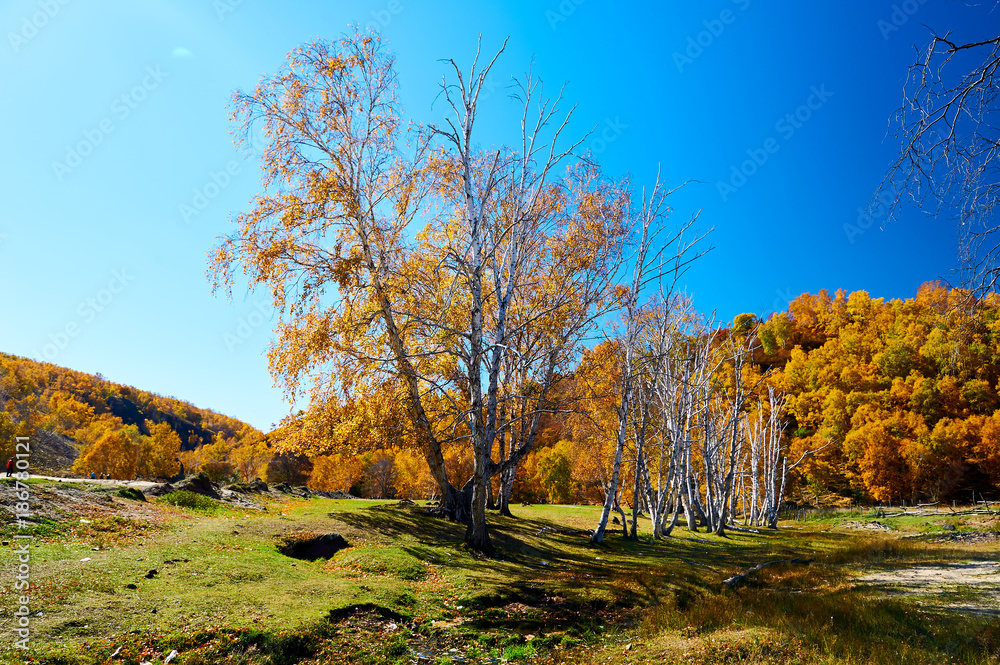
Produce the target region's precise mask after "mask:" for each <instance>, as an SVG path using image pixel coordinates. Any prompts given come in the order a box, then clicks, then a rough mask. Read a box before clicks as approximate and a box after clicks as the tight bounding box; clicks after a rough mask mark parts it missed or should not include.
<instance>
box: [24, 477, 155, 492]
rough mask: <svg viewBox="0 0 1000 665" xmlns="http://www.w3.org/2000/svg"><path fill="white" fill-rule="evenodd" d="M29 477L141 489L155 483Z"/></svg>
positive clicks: (146, 481)
mask: <svg viewBox="0 0 1000 665" xmlns="http://www.w3.org/2000/svg"><path fill="white" fill-rule="evenodd" d="M28 477H29V478H41V479H44V480H61V481H62V482H64V483H89V484H91V485H109V486H111V487H135V488H138V489H141V490H144V489H147V488H149V487H152V486H153V485H156V483H154V482H150V481H148V480H110V479H109V480H101V479H100V478H60V477H59V476H38V475H35V474H31V475H30V476H28Z"/></svg>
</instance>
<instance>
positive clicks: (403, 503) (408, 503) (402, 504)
mask: <svg viewBox="0 0 1000 665" xmlns="http://www.w3.org/2000/svg"><path fill="white" fill-rule="evenodd" d="M415 505H417V504H415V503H413V502H412V501H410V500H409V499H403V500H402V501H400V502H399V503H397V504H396V507H397V508H409V507H410V506H415Z"/></svg>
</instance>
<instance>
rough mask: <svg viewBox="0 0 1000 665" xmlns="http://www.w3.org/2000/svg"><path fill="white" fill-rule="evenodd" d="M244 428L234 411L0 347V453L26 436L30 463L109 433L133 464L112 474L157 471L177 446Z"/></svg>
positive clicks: (54, 458)
mask: <svg viewBox="0 0 1000 665" xmlns="http://www.w3.org/2000/svg"><path fill="white" fill-rule="evenodd" d="M248 435H253V436H254V437H260V436H261V433H260V432H259V431H257V430H256V429H254V428H253V427H251V426H250V425H248V424H246V423H244V422H242V421H239V420H236V419H235V418H230V417H228V416H225V415H222V414H220V413H216V412H214V411H211V410H208V409H200V408H198V407H196V406H194V405H193V404H190V403H188V402H184V401H181V400H178V399H175V398H172V397H163V396H162V395H157V394H155V393H152V392H148V391H145V390H139V389H137V388H134V387H132V386H126V385H122V384H118V383H113V382H111V381H108V380H106V379H104V377H102V376H101V375H99V374H98V375H96V376H94V375H91V374H85V373H83V372H77V371H74V370H71V369H67V368H65V367H59V366H57V365H52V364H50V363H44V362H38V361H35V360H31V359H28V358H21V357H18V356H13V355H9V354H2V353H0V455H2V456H5V457H6V456H9V455H11V454H12V453H13V448H14V437H15V436H30V437H32V444H33V445H32V457H31V464H32V469H33V470H36V471H49V472H59V471H65V470H68V469H69V468H70V467H71V466H72V465H73V464H74V462H75V461H76V460H77V459H78V457H79V456H80V455H81V454H83V455H86V454H87V453H88V452H91V451H92V450H93V449H94V447H95V446H98V444H100V443H102V442H103V443H108V442H110V441H112V440H113V441H115V442H117V446H116V447H113V448H114V450H113V452H114V453H115V455H116V456H117V457H124V458H128V457H129V453H130V452H132V453H134V454H135V457H136V459H134V460H131V461H132V462H133V463H134V464H133V466H134V467H135V468H132V469H129V468H126V467H127V466H128V465H127V464H126V465H121V464H119V465H118V468H117V470H118V471H120V472H121V473H119V475H122V474H123V473H126V472H128V471H131V472H132V473H141V472H143V471H146V472H147V474H148V472H149V471H151V470H154V471H159V472H161V473H158V474H155V475H165V470H167V467H171V466H173V464H174V460H175V458H176V455H177V454H178V453H179V452H180V451H190V450H194V449H195V448H197V447H199V446H202V445H205V444H211V443H212V442H213V441H218V440H222V439H227V440H236V439H242V438H243V437H246V436H248ZM114 437H117V439H115V438H114ZM122 442H124V444H125V445H122ZM109 445H110V444H109ZM157 453H159V455H160V457H162V458H164V459H162V460H160V462H159V463H158V464H159V465H158V466H157V464H154V463H153V462H152V461H150V460H152V459H154V458H155V456H156V454H157ZM144 456H145V457H148V458H149V460H144V459H143V457H144ZM125 461H126V462H128V461H129V460H128V459H126V460H125ZM115 463H118V460H115ZM78 470H80V469H78ZM109 472H113V470H112V469H109ZM122 477H124V476H122Z"/></svg>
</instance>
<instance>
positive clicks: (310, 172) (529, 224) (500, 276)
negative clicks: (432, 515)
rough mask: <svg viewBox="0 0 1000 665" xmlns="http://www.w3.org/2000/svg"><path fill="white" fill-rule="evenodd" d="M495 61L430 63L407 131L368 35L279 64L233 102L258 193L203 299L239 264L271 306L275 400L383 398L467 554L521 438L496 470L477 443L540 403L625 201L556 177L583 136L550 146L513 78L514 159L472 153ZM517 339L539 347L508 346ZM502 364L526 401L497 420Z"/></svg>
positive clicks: (486, 448)
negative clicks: (456, 474) (420, 454)
mask: <svg viewBox="0 0 1000 665" xmlns="http://www.w3.org/2000/svg"><path fill="white" fill-rule="evenodd" d="M502 53H503V48H501V49H500V50H499V51H498V52H497V53H496V54H495V55H494V56H493V57H492V58H491V59H489V60H488V61H484V64H481V63H480V61H479V56H478V55H477V57H476V58H475V59H474V61H473V64H472V67H471V68H470V70H468V71H467V72H466V71H463V70H462V69H461V68H460V67H459V66H458V65H457V64H456V63H455V62H454V61H448V63H447V64H448V68H449V70H450V72H451V73H450V76H448V77H445V79H444V80H443V82H442V84H441V94H440V99H441V101H442V103H444V104H445V105H446V106H447V108H448V109H449V110H450V114H449V117H448V118H447V120H446V122H445V123H444V124H442V125H440V126H434V127H431V128H422V127H420V126H419V125H412V124H408V123H405V122H404V121H403V119H402V117H403V116H402V109H401V107H400V104H399V100H398V97H397V92H396V80H395V74H394V63H393V60H392V57H391V56H389V55H388V54H387V53H386V52H385V50H384V47H383V46H382V44H381V41H380V38H379V37H378V36H377V35H361V34H359V35H355V36H353V37H344V38H343V39H341V40H339V41H338V42H337V43H334V44H331V43H327V42H316V43H313V44H309V45H306V46H303V47H300V48H298V49H296V50H294V51H293V52H292V53H290V54H289V59H288V64H287V65H286V67H285V68H283V69H282V70H280V71H279V73H278V74H276V75H274V76H270V77H267V76H266V77H264V79H262V80H261V82H260V83H259V84H258V86H257V87H256V89H255V90H254V91H253V92H251V93H242V92H237V93H236V95H234V105H235V111H234V119H235V120H236V121H237V122H238V123H239V127H240V129H241V131H242V136H243V137H244V138H246V137H248V136H250V134H251V133H252V132H253V131H254V130H258V131H259V130H262V131H263V132H264V135H265V137H266V139H267V141H266V143H267V147H266V149H265V151H264V158H263V168H264V178H263V182H262V184H263V187H264V192H263V193H262V194H261V195H259V196H258V197H257V198H255V199H254V200H253V201H252V208H251V210H250V211H249V212H246V213H243V214H241V215H239V216H238V217H237V219H236V223H237V226H238V230H237V232H236V233H235V234H234V235H233V236H231V237H229V238H226V239H224V240H223V242H222V244H221V245H220V246H219V248H218V250H217V252H216V254H215V256H214V259H213V263H212V267H213V271H214V274H215V276H216V286H217V288H224V289H227V290H231V289H232V287H233V285H234V283H235V281H236V277H237V272H238V270H239V269H240V268H241V269H242V272H243V276H244V277H245V279H246V280H247V281H248V282H249V285H250V287H251V288H254V287H259V288H267V289H269V291H270V293H271V295H272V298H273V300H274V305H275V308H276V309H277V310H278V311H279V312H281V320H280V322H279V324H278V327H277V333H278V339H277V341H276V342H275V343H274V344H273V345H272V348H271V351H270V354H269V360H270V367H271V372H272V374H273V375H274V376H275V378H276V379H277V380H279V381H281V382H282V383H283V384H284V385H285V387H286V390H287V391H288V392H289V393H290V394H292V395H296V394H300V393H301V392H302V391H303V390H307V391H308V393H309V395H310V400H311V402H310V403H311V407H310V411H312V410H315V411H316V412H323V411H324V406H325V405H327V404H330V403H336V402H338V401H341V400H344V399H349V398H351V397H356V396H357V394H358V393H359V392H361V393H366V392H374V391H369V388H370V387H372V386H390V387H394V388H395V389H396V390H397V391H398V392H397V393H396V397H397V399H398V401H399V403H400V404H402V405H404V407H405V411H406V414H407V419H408V422H409V430H410V436H411V437H412V438H413V440H414V441H415V442H416V444H415V445H417V446H418V447H419V448H420V449H421V450H422V451H424V454H425V456H426V458H427V461H428V465H429V468H430V471H431V475H432V476H433V478H434V480H435V483H436V484H437V486H438V489H439V492H440V496H441V504H440V507H439V512H440V513H441V514H443V515H446V516H448V517H450V518H452V519H456V520H461V521H464V522H466V523H467V525H468V526H467V531H466V535H465V541H466V542H467V543H468V544H469V545H470V547H472V548H474V549H476V550H478V551H481V552H484V553H490V552H492V549H493V548H492V544H491V542H490V539H489V535H488V531H487V527H486V519H485V506H486V494H487V487H488V483H489V482H490V479H491V478H492V477H493V476H494V475H497V474H503V473H504V472H506V471H508V470H509V469H511V468H513V467H514V466H515V465H516V464H517V463H518V462H519V461H520V460H521V459H522V458H523V457H524V456H525V455H526V454H527V452H528V451H529V450H530V448H531V445H532V441H533V437H532V436H527V437H525V438H524V439H523V440H522V441H521V442H519V443H518V445H517V447H516V448H514V449H513V450H511V449H510V448H508V450H507V454H506V455H505V459H503V460H501V461H499V462H497V461H495V460H494V459H493V458H492V453H493V450H494V444H495V442H496V440H497V438H498V436H500V435H504V434H507V433H509V432H510V431H511V430H512V429H513V428H515V427H517V426H523V424H524V423H525V422H526V418H527V419H528V420H529V421H530V419H531V418H532V417H534V416H533V414H535V413H538V412H539V411H540V410H541V409H543V408H546V407H545V404H546V399H547V395H548V394H549V390H550V388H551V385H552V383H553V381H554V380H555V376H556V370H557V369H558V368H559V367H560V366H561V365H562V364H563V363H566V362H567V358H569V357H571V356H572V355H573V353H574V352H575V349H576V345H577V344H578V343H579V341H580V339H582V338H583V336H584V335H586V334H587V332H588V331H589V330H591V328H592V326H593V325H594V322H595V320H596V317H597V316H599V315H600V313H601V312H602V311H603V310H602V308H603V307H604V303H606V302H608V301H609V289H610V288H611V286H612V284H613V279H614V276H615V275H616V274H617V272H618V266H619V264H620V260H621V256H622V248H623V242H624V239H625V237H626V234H627V230H628V227H627V224H626V222H627V219H626V217H625V215H624V201H625V200H627V196H628V195H627V192H626V190H625V188H624V187H623V186H622V185H621V184H616V183H613V182H610V181H609V180H608V179H607V178H605V177H604V176H603V175H602V174H601V173H600V169H599V168H598V167H597V166H596V165H595V164H593V163H583V164H576V165H573V164H570V163H569V160H570V158H572V157H574V151H575V150H576V149H577V148H578V147H579V145H580V143H581V141H582V139H579V140H576V141H563V140H562V135H563V133H564V131H565V129H566V127H567V124H568V122H569V117H570V115H571V113H572V112H571V111H570V112H567V113H563V112H561V111H560V104H561V103H562V102H561V95H560V96H559V97H557V98H556V99H555V100H548V99H546V98H544V96H543V94H542V86H541V82H540V81H538V80H537V79H536V78H534V77H533V76H532V75H531V74H530V73H529V74H528V75H527V76H525V77H524V78H522V79H520V80H515V81H514V83H513V84H512V85H513V90H514V95H513V97H514V100H515V103H517V104H518V105H519V108H520V109H521V114H520V123H519V127H518V128H517V131H515V132H513V133H512V134H513V137H514V140H513V141H512V142H511V143H512V145H508V144H501V145H500V146H499V147H495V148H481V147H480V139H479V138H478V132H477V127H478V125H477V119H478V118H479V116H480V113H481V112H482V107H481V104H482V103H483V99H484V89H485V87H486V83H487V81H488V77H489V74H490V72H491V70H492V68H493V67H494V66H495V64H496V62H497V60H498V58H499V57H500V56H501V54H502ZM508 136H510V134H508ZM529 328H535V329H539V330H544V331H546V335H545V337H544V339H543V340H542V341H541V343H539V344H537V345H535V346H534V347H532V348H533V349H534V350H533V351H526V349H528V347H523V348H520V349H518V348H515V347H516V344H517V341H518V339H519V338H520V337H522V333H524V332H525V331H526V330H527V329H529ZM512 354H513V355H518V354H520V355H519V356H518V360H517V362H518V363H520V364H521V366H520V368H519V370H518V371H520V372H521V374H522V375H523V376H530V377H531V382H530V383H531V385H532V386H533V387H534V388H533V390H534V392H533V394H531V395H528V397H529V398H530V399H529V404H530V407H526V408H525V409H522V411H520V412H516V411H515V410H514V409H511V408H507V406H508V405H509V404H512V403H514V402H516V401H517V399H518V398H519V397H522V398H523V397H524V396H525V395H526V394H527V391H525V390H524V389H523V386H521V387H520V388H518V390H521V391H522V394H521V395H517V394H504V392H503V385H502V382H501V371H502V369H503V367H504V364H505V362H508V363H509V361H510V359H511V357H512ZM510 385H513V384H510ZM525 385H526V384H525ZM515 392H516V391H515ZM380 394H385V393H384V391H383V392H382V393H380ZM325 410H326V411H329V409H325ZM515 414H516V415H515ZM529 429H530V428H529ZM303 440H304V439H303ZM445 443H461V444H462V445H467V446H469V448H470V449H471V452H472V456H473V461H474V464H473V473H472V477H471V478H469V479H468V481H465V479H459V481H462V482H464V485H460V486H456V485H453V484H452V482H451V479H449V478H448V474H447V469H446V467H445V464H444V456H443V454H442V445H443V444H445Z"/></svg>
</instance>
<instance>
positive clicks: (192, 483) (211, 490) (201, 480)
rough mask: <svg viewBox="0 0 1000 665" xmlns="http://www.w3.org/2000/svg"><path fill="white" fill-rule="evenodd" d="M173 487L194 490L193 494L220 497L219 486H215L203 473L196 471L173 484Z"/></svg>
mask: <svg viewBox="0 0 1000 665" xmlns="http://www.w3.org/2000/svg"><path fill="white" fill-rule="evenodd" d="M174 489H175V490H185V491H188V492H194V493H195V494H201V495H202V496H207V497H209V498H212V499H219V498H221V495H220V494H219V488H218V487H216V485H215V483H213V482H212V481H211V479H210V478H209V477H208V476H207V475H206V474H205V473H196V474H195V475H193V476H188V477H187V478H185V479H184V480H182V481H181V482H179V483H177V484H176V485H174Z"/></svg>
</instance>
